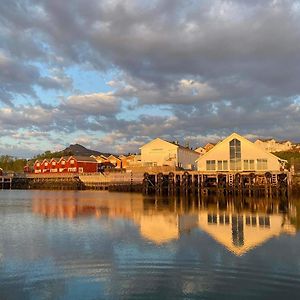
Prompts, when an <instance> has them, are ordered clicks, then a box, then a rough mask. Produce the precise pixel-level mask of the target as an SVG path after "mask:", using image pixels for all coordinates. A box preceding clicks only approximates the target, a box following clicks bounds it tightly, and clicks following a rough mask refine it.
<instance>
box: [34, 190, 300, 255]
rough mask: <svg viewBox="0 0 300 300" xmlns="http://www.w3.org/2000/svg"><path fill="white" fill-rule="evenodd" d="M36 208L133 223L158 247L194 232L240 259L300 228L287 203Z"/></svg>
mask: <svg viewBox="0 0 300 300" xmlns="http://www.w3.org/2000/svg"><path fill="white" fill-rule="evenodd" d="M62 195H63V194H62ZM84 195H88V196H86V197H85V196H84ZM91 195H92V196H91ZM99 195H101V197H99ZM32 203H33V204H32V210H33V212H34V213H36V214H40V215H43V216H45V217H47V218H68V219H73V218H80V217H91V216H92V217H95V218H104V217H105V218H109V219H115V218H122V219H124V218H125V219H129V220H132V221H133V222H134V223H135V224H136V225H137V227H138V228H139V231H140V234H141V236H142V237H143V238H145V239H146V240H149V241H151V242H153V243H155V244H158V245H160V244H164V243H168V242H171V241H172V240H177V239H178V238H179V237H180V236H181V235H182V234H183V233H187V232H189V231H191V230H193V229H194V230H202V231H204V232H206V233H207V234H208V235H210V236H211V237H212V238H213V239H214V240H215V241H217V242H218V243H220V244H222V245H223V246H225V248H227V249H228V250H229V251H231V252H232V253H234V254H235V255H238V256H241V255H243V254H245V253H246V252H248V251H249V250H250V249H253V248H255V247H257V246H259V245H262V244H263V243H264V242H266V241H267V240H269V239H271V238H273V237H276V236H279V235H281V234H289V235H294V234H296V231H297V228H299V227H300V226H298V225H299V223H300V222H299V221H298V220H299V219H300V218H299V216H298V214H297V205H295V204H294V203H293V202H288V201H287V200H284V201H280V200H270V199H259V200H255V199H248V200H247V199H246V200H245V199H243V200H241V199H238V200H237V199H216V198H214V199H213V198H210V199H209V198H206V199H199V198H189V199H183V198H176V197H174V198H162V197H161V198H160V197H150V196H148V197H143V196H142V195H139V194H110V193H101V194H99V193H91V194H80V196H79V194H75V195H74V196H69V197H68V198H66V197H62V196H60V195H58V196H56V197H54V198H51V199H47V198H45V197H44V196H43V194H36V195H35V196H34V199H33V202H32Z"/></svg>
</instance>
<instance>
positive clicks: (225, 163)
mask: <svg viewBox="0 0 300 300" xmlns="http://www.w3.org/2000/svg"><path fill="white" fill-rule="evenodd" d="M285 163H286V161H285V160H282V159H280V158H279V157H277V156H275V155H273V154H271V153H269V152H267V151H265V150H263V149H262V148H260V147H259V146H257V145H255V144H254V143H252V142H250V141H249V140H247V139H246V138H244V137H242V136H241V135H239V134H237V133H232V134H231V135H230V136H228V137H227V138H225V139H224V140H223V141H221V142H220V143H218V144H217V145H216V146H215V147H213V148H212V149H211V150H209V151H208V152H206V153H205V154H204V155H202V156H201V157H199V158H198V160H197V170H198V171H222V172H224V171H236V172H243V171H245V172H247V171H253V172H256V171H259V172H267V171H282V170H283V168H284V165H285Z"/></svg>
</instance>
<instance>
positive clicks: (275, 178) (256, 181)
mask: <svg viewBox="0 0 300 300" xmlns="http://www.w3.org/2000/svg"><path fill="white" fill-rule="evenodd" d="M289 183H290V180H289V174H288V173H286V172H272V173H271V172H265V173H258V172H256V173H253V172H251V173H250V172H248V173H246V172H243V173H238V172H234V173H233V172H227V173H225V172H224V173H216V172H214V173H213V172H212V173H210V172H197V171H190V172H188V171H175V172H169V173H148V172H146V173H145V174H144V179H143V192H144V193H145V194H149V193H158V194H168V195H173V194H174V193H182V194H196V193H199V194H209V193H216V194H224V195H233V194H243V195H248V196H260V195H265V196H267V197H272V196H273V195H274V196H275V195H276V196H280V195H283V194H287V193H288V188H289Z"/></svg>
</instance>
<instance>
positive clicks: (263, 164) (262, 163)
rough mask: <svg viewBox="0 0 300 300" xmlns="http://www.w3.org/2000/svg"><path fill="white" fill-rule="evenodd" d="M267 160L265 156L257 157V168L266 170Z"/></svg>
mask: <svg viewBox="0 0 300 300" xmlns="http://www.w3.org/2000/svg"><path fill="white" fill-rule="evenodd" d="M267 169H268V160H267V159H265V158H260V159H257V170H267Z"/></svg>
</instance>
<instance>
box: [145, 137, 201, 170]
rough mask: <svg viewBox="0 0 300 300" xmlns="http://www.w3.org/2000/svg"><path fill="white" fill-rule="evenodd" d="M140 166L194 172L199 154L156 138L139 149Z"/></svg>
mask: <svg viewBox="0 0 300 300" xmlns="http://www.w3.org/2000/svg"><path fill="white" fill-rule="evenodd" d="M140 150H141V161H142V165H143V166H145V167H147V166H149V167H151V166H172V167H179V168H183V169H185V170H195V169H196V160H197V159H198V157H199V156H200V154H199V153H197V152H195V151H193V150H191V149H189V148H187V147H183V146H180V145H178V144H176V143H172V142H168V141H165V140H163V139H161V138H156V139H154V140H152V141H151V142H149V143H147V144H145V145H144V146H142V147H141V148H140Z"/></svg>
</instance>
